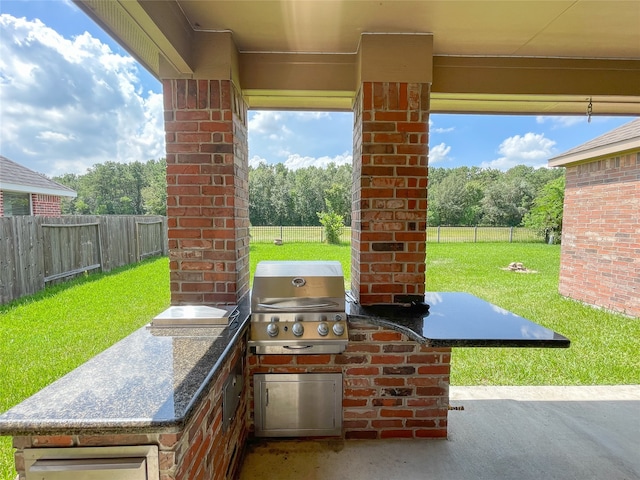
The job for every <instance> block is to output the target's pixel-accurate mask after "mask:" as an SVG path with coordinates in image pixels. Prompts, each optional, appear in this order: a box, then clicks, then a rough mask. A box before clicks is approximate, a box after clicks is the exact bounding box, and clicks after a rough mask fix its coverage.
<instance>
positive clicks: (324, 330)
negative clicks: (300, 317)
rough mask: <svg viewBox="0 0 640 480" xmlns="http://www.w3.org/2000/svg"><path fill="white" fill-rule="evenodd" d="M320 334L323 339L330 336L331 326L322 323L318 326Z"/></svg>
mask: <svg viewBox="0 0 640 480" xmlns="http://www.w3.org/2000/svg"><path fill="white" fill-rule="evenodd" d="M318 334H319V335H320V336H321V337H326V336H327V335H329V325H327V322H322V323H320V324H319V325H318Z"/></svg>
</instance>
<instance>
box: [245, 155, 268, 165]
mask: <svg viewBox="0 0 640 480" xmlns="http://www.w3.org/2000/svg"><path fill="white" fill-rule="evenodd" d="M261 163H264V164H265V165H266V164H267V163H268V162H267V160H266V159H264V158H262V157H260V156H258V155H254V156H253V157H251V158H250V159H249V166H250V167H251V168H258V167H259V166H260V164H261Z"/></svg>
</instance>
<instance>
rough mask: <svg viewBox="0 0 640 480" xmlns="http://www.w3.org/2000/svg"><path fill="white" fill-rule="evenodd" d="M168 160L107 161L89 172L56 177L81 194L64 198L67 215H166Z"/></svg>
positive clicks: (64, 209) (64, 210) (64, 208)
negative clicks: (143, 161) (144, 161)
mask: <svg viewBox="0 0 640 480" xmlns="http://www.w3.org/2000/svg"><path fill="white" fill-rule="evenodd" d="M166 172H167V163H166V161H165V159H160V160H149V161H148V162H146V163H142V162H132V163H118V162H105V163H101V164H96V165H94V166H93V167H91V168H90V169H89V170H88V171H87V173H85V174H83V175H78V174H75V173H67V174H64V175H62V176H59V177H54V178H53V180H55V181H56V182H58V183H61V184H62V185H66V186H67V187H69V188H72V189H74V190H75V191H76V192H77V193H78V196H77V197H76V198H73V199H67V198H65V199H63V202H62V213H63V214H64V215H166V212H167V174H166Z"/></svg>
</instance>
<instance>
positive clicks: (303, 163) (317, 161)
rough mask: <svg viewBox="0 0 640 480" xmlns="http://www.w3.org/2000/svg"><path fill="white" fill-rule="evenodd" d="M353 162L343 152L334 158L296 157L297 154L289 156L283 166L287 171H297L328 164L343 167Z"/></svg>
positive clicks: (349, 155) (350, 156)
mask: <svg viewBox="0 0 640 480" xmlns="http://www.w3.org/2000/svg"><path fill="white" fill-rule="evenodd" d="M352 161H353V157H352V155H351V154H350V153H348V152H344V153H343V154H342V155H336V156H335V157H328V156H324V157H318V158H316V157H306V156H301V155H298V154H297V153H294V154H290V155H289V157H288V158H287V159H286V160H285V161H284V166H285V167H287V168H288V169H289V170H297V169H299V168H306V167H318V168H324V167H326V166H327V165H329V164H330V163H335V164H336V165H345V164H348V163H351V162H352Z"/></svg>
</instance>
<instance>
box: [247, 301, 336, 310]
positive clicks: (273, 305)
mask: <svg viewBox="0 0 640 480" xmlns="http://www.w3.org/2000/svg"><path fill="white" fill-rule="evenodd" d="M339 306H340V304H338V303H336V302H326V303H316V304H313V305H297V306H290V305H287V306H286V307H285V308H286V309H287V310H289V311H298V310H318V309H320V308H335V307H339ZM258 307H260V308H264V309H266V310H283V306H282V304H281V303H259V304H258Z"/></svg>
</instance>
